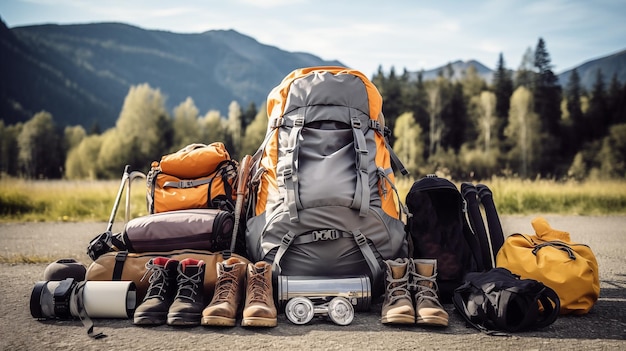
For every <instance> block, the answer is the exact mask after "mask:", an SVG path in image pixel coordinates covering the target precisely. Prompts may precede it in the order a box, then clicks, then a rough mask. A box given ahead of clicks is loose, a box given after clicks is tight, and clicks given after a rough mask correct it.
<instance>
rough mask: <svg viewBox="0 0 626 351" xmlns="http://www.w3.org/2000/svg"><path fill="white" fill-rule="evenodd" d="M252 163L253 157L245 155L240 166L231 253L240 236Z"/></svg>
mask: <svg viewBox="0 0 626 351" xmlns="http://www.w3.org/2000/svg"><path fill="white" fill-rule="evenodd" d="M251 162H252V156H250V155H245V156H244V157H243V159H241V164H240V165H239V175H238V176H239V178H237V192H236V194H237V198H236V200H235V220H234V224H233V236H232V239H231V242H230V252H234V251H235V245H236V243H237V235H238V234H239V233H238V232H239V222H240V219H241V210H242V208H243V202H244V199H245V197H246V189H247V187H248V186H247V185H248V177H249V176H250V167H251V166H252V165H251Z"/></svg>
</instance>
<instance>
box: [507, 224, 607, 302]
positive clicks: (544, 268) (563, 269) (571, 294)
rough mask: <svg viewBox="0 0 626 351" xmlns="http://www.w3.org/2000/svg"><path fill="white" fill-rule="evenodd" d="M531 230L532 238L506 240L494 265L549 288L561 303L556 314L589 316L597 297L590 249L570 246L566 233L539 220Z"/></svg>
mask: <svg viewBox="0 0 626 351" xmlns="http://www.w3.org/2000/svg"><path fill="white" fill-rule="evenodd" d="M532 226H533V228H534V229H535V233H536V235H527V234H512V235H511V236H509V237H508V238H506V240H505V241H504V245H502V248H501V249H500V251H499V252H498V255H497V257H496V265H497V266H498V267H503V268H506V269H508V270H510V271H511V272H513V273H514V274H517V275H519V276H520V277H521V278H522V279H535V280H538V281H540V282H542V283H544V284H545V285H547V286H549V287H550V288H552V289H553V290H554V291H555V292H556V293H557V295H558V296H559V299H560V300H561V309H560V314H585V313H587V312H589V310H590V309H591V308H592V307H593V305H594V304H595V302H596V301H597V300H598V298H599V296H600V278H599V274H598V262H597V260H596V257H595V255H594V254H593V252H592V251H591V248H589V246H587V245H584V244H578V243H573V242H572V241H571V240H570V235H569V233H568V232H564V231H560V230H556V229H552V228H551V227H550V225H549V224H548V222H547V221H546V220H545V219H544V218H542V217H538V218H535V219H534V220H533V221H532Z"/></svg>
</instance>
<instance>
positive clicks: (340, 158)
mask: <svg viewBox="0 0 626 351" xmlns="http://www.w3.org/2000/svg"><path fill="white" fill-rule="evenodd" d="M284 111H285V113H284V114H283V118H282V120H281V126H280V127H279V132H278V143H279V155H278V163H277V172H276V174H277V183H278V191H277V192H276V191H272V189H271V188H270V193H269V194H268V197H267V204H266V207H265V212H264V213H262V214H260V215H258V216H252V217H250V218H249V219H248V222H247V229H246V240H247V248H248V251H249V254H250V256H251V259H252V260H257V261H258V260H266V261H268V262H273V263H274V265H275V269H276V272H275V273H280V274H286V275H313V276H315V275H317V276H320V275H325V276H328V275H331V276H333V275H334V276H340V275H360V274H368V275H370V277H371V278H372V281H377V279H380V278H381V276H382V270H381V268H380V262H381V261H382V260H384V259H393V258H397V257H408V249H407V241H406V235H405V232H404V224H403V223H402V221H400V220H399V219H398V218H392V217H390V216H389V215H387V214H386V213H385V212H384V211H383V210H382V209H381V208H380V207H381V199H380V196H379V193H378V184H379V181H381V179H382V177H383V176H385V175H387V174H389V173H390V172H392V171H391V170H390V169H389V170H382V169H378V168H377V166H376V164H375V157H376V151H377V150H376V143H375V133H377V131H376V129H374V128H373V125H372V121H371V120H370V117H369V116H368V115H367V111H369V105H368V100H367V92H366V90H365V86H364V84H363V82H362V81H361V80H360V79H359V78H358V77H356V76H353V75H348V74H344V75H332V74H330V73H322V74H314V75H309V76H305V77H303V78H300V79H297V80H295V81H294V82H293V84H292V85H291V87H290V90H289V95H288V97H287V103H286V106H285V109H284ZM272 131H273V130H272V129H270V130H269V132H268V135H270V134H271V133H272ZM264 145H265V143H264ZM383 181H384V180H383ZM387 196H393V195H392V194H388V195H387Z"/></svg>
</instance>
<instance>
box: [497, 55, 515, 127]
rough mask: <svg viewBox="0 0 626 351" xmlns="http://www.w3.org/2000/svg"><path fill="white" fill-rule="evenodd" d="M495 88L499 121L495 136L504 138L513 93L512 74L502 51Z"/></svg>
mask: <svg viewBox="0 0 626 351" xmlns="http://www.w3.org/2000/svg"><path fill="white" fill-rule="evenodd" d="M493 90H494V93H495V95H496V111H495V115H496V118H497V119H498V121H499V123H498V124H497V126H498V127H497V129H496V131H495V135H494V137H496V138H498V139H502V136H503V132H504V125H505V123H504V122H505V121H506V118H507V116H508V114H509V108H510V106H511V95H513V78H512V74H511V71H509V70H508V69H507V68H506V66H505V64H504V57H503V56H502V53H500V57H499V58H498V66H497V68H496V71H495V72H494V76H493Z"/></svg>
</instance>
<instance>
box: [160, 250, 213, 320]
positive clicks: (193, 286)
mask: <svg viewBox="0 0 626 351" xmlns="http://www.w3.org/2000/svg"><path fill="white" fill-rule="evenodd" d="M205 268H206V265H205V263H204V261H201V260H196V259H193V258H186V259H184V260H182V261H180V263H179V264H178V277H177V283H178V291H177V293H176V297H175V298H174V302H172V305H171V306H170V309H169V313H168V314H167V324H169V325H198V324H200V318H201V317H202V309H203V308H204V294H203V293H204V270H205Z"/></svg>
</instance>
